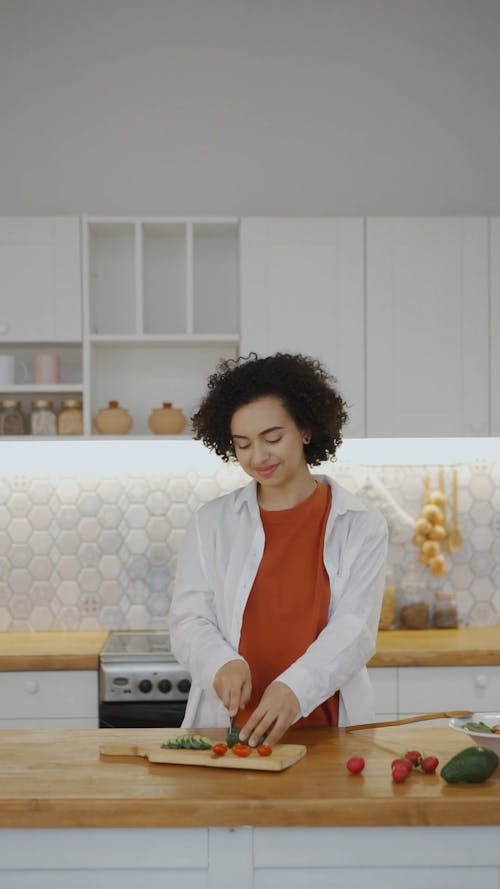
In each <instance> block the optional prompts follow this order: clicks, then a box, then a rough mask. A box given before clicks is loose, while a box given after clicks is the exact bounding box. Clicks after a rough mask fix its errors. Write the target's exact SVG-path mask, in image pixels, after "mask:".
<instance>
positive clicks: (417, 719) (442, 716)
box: [345, 710, 473, 732]
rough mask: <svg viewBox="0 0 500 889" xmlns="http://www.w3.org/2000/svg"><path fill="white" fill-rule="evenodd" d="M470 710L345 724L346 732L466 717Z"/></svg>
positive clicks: (470, 713) (471, 713) (445, 711)
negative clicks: (428, 720)
mask: <svg viewBox="0 0 500 889" xmlns="http://www.w3.org/2000/svg"><path fill="white" fill-rule="evenodd" d="M472 715H473V711H472V710H443V711H442V712H439V713H423V714H422V715H421V716H406V717H405V718H404V719H390V720H388V721H387V722H364V723H362V724H361V725H346V727H345V730H346V732H357V731H359V730H360V729H362V728H383V727H384V726H386V725H408V724H409V723H410V722H424V721H425V720H427V719H451V718H452V717H456V718H460V717H461V718H464V719H465V718H467V717H468V716H472Z"/></svg>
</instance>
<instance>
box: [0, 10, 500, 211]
mask: <svg viewBox="0 0 500 889" xmlns="http://www.w3.org/2000/svg"><path fill="white" fill-rule="evenodd" d="M499 97H500V0H0V120H1V125H2V137H1V140H0V163H1V170H2V175H1V177H0V213H2V214H7V213H16V214H23V213H58V212H60V213H73V212H77V213H78V212H81V211H88V212H91V213H142V212H143V213H162V214H165V213H168V214H179V215H183V214H189V213H200V214H210V213H213V214H217V215H220V214H226V213H228V214H238V215H239V214H243V215H324V214H333V215H337V214H456V213H467V214H498V213H500V99H499Z"/></svg>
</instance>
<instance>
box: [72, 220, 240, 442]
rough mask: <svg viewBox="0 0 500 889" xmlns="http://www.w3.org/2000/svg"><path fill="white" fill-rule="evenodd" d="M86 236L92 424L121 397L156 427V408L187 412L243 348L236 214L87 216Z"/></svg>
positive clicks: (142, 426)
mask: <svg viewBox="0 0 500 889" xmlns="http://www.w3.org/2000/svg"><path fill="white" fill-rule="evenodd" d="M83 244H84V258H85V262H84V318H85V334H84V365H85V379H86V392H87V396H88V397H87V400H86V404H85V427H86V429H87V430H88V431H91V429H92V422H93V418H94V417H95V414H96V413H97V411H98V409H99V408H101V407H104V406H106V405H107V404H108V402H109V401H119V402H120V403H121V404H122V405H123V406H124V407H126V408H128V409H129V410H130V413H131V415H132V418H133V421H134V426H133V429H132V431H131V434H132V435H143V434H146V435H150V434H151V433H150V431H149V428H148V416H149V414H150V411H151V410H152V409H153V408H155V407H160V406H161V404H162V402H172V403H174V404H175V406H176V407H179V408H181V409H182V410H183V411H184V413H185V414H186V415H189V414H190V413H191V412H192V411H193V408H194V407H195V406H196V405H197V403H198V401H199V399H200V398H201V396H202V394H203V393H204V391H205V388H206V380H207V377H208V375H209V374H210V373H211V372H212V371H213V370H214V368H215V365H216V364H217V362H218V360H219V359H220V358H222V357H235V355H236V354H237V352H238V346H239V266H238V220H236V219H225V218H217V219H206V218H204V219H174V218H136V217H134V218H129V217H127V218H121V217H118V218H100V217H86V218H84V222H83ZM187 431H188V430H186V432H187Z"/></svg>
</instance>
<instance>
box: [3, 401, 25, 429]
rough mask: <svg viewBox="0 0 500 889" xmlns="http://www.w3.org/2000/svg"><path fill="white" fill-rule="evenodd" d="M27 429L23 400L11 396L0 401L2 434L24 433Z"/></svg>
mask: <svg viewBox="0 0 500 889" xmlns="http://www.w3.org/2000/svg"><path fill="white" fill-rule="evenodd" d="M25 431H26V429H25V418H24V414H23V412H22V410H21V402H19V401H14V400H13V399H11V398H6V399H5V400H4V401H0V435H24V433H25Z"/></svg>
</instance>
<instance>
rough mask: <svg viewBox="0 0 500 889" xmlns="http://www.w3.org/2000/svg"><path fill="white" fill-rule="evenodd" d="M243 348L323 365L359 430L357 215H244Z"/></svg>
mask: <svg viewBox="0 0 500 889" xmlns="http://www.w3.org/2000/svg"><path fill="white" fill-rule="evenodd" d="M240 245H241V252H240V257H241V353H242V354H243V355H247V354H248V353H249V352H252V351H253V352H257V353H258V354H259V355H269V354H272V353H274V352H277V351H280V350H281V351H290V352H302V353H305V354H309V355H312V356H313V357H316V358H319V359H321V360H322V361H323V362H325V364H326V366H327V367H328V369H329V370H330V371H331V372H332V373H333V374H334V376H335V377H336V378H337V380H338V384H339V389H340V391H341V393H342V395H343V396H344V398H345V399H346V401H347V403H348V405H349V414H350V417H351V420H350V423H349V425H348V426H347V427H346V434H347V435H348V436H358V435H359V436H361V435H364V433H365V428H364V409H365V408H364V405H365V391H364V380H365V372H364V293H363V281H364V266H363V220H362V219H355V218H353V219H341V218H338V219H243V220H242V222H241V227H240Z"/></svg>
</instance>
